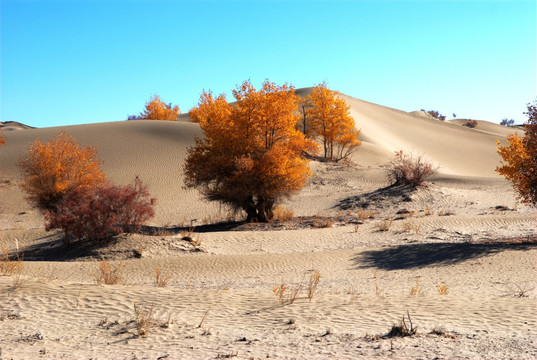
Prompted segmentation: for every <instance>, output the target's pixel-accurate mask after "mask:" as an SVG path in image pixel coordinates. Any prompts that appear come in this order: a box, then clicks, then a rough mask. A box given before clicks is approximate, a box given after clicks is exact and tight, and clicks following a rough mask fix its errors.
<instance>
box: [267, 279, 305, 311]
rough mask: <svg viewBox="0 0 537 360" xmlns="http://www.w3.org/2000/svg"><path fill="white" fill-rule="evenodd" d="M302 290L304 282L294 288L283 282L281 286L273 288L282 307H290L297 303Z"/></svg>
mask: <svg viewBox="0 0 537 360" xmlns="http://www.w3.org/2000/svg"><path fill="white" fill-rule="evenodd" d="M301 290H302V282H301V283H300V284H298V285H296V286H294V287H292V288H290V287H289V286H288V285H287V284H286V283H285V282H283V281H282V282H281V283H280V284H279V285H277V284H276V285H274V286H273V287H272V292H274V295H276V297H277V298H278V302H279V303H280V304H281V305H290V304H292V303H294V302H295V300H296V298H297V297H298V294H300V291H301Z"/></svg>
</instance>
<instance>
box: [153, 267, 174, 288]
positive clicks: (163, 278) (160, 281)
mask: <svg viewBox="0 0 537 360" xmlns="http://www.w3.org/2000/svg"><path fill="white" fill-rule="evenodd" d="M169 281H170V275H163V274H162V272H161V271H160V268H156V269H155V287H166V286H167V285H168V282H169Z"/></svg>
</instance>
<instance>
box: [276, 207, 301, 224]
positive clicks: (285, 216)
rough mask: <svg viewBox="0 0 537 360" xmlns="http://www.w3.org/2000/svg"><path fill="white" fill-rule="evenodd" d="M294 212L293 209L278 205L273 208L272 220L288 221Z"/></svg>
mask: <svg viewBox="0 0 537 360" xmlns="http://www.w3.org/2000/svg"><path fill="white" fill-rule="evenodd" d="M294 216H295V213H294V212H293V210H291V209H288V208H286V207H285V206H278V207H276V208H275V209H274V214H273V218H272V219H273V220H279V221H289V220H291V219H293V217H294Z"/></svg>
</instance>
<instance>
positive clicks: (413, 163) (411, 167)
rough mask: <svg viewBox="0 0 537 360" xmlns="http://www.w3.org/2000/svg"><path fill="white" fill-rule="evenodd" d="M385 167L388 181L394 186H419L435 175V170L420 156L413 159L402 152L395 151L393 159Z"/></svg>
mask: <svg viewBox="0 0 537 360" xmlns="http://www.w3.org/2000/svg"><path fill="white" fill-rule="evenodd" d="M385 167H386V171H387V172H388V179H389V180H390V181H393V182H394V183H395V185H411V186H414V187H416V186H420V185H422V184H423V182H424V181H425V179H426V178H428V177H429V176H431V175H433V174H435V173H436V168H434V167H433V166H432V165H431V164H430V163H428V162H425V160H424V159H423V157H422V156H421V155H420V156H417V157H414V156H413V155H412V154H410V155H408V154H404V153H403V151H396V152H395V159H394V160H393V161H391V162H390V163H388V164H387V165H386V166H385Z"/></svg>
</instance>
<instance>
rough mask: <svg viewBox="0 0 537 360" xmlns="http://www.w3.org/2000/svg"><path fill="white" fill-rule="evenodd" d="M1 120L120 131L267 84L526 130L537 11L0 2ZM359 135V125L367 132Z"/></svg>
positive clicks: (530, 6)
mask: <svg viewBox="0 0 537 360" xmlns="http://www.w3.org/2000/svg"><path fill="white" fill-rule="evenodd" d="M0 6H1V7H0V11H1V13H0V17H1V18H0V20H1V21H0V23H1V25H0V30H1V43H0V50H1V53H0V58H1V59H0V64H1V68H0V75H1V80H0V84H1V89H0V90H1V94H0V120H1V121H9V120H11V121H19V122H22V123H25V124H28V125H31V126H36V127H47V126H60V125H69V124H81V123H94V122H105V121H119V120H124V119H126V118H127V115H129V114H137V113H139V112H140V111H142V110H143V107H144V104H145V102H146V101H147V100H148V99H149V98H150V97H151V95H152V94H159V95H160V96H161V97H162V98H163V99H164V100H165V101H166V102H172V103H173V104H177V105H179V107H180V108H181V110H182V111H183V112H186V111H188V110H189V109H190V108H192V107H193V106H195V105H196V104H197V101H198V99H199V95H200V94H201V92H202V90H203V89H206V90H209V89H211V90H213V92H215V93H222V92H225V93H227V94H228V95H229V96H228V99H231V96H230V93H231V89H233V88H234V87H235V86H236V85H237V84H239V83H241V82H242V81H243V80H246V79H251V81H252V82H253V84H254V85H255V86H256V87H257V86H259V85H260V84H261V83H262V81H263V80H264V79H266V78H268V79H269V80H271V81H274V82H276V83H279V84H281V83H284V82H289V83H292V84H293V85H294V86H295V87H296V88H301V87H309V86H313V85H315V84H318V83H320V82H322V81H324V80H326V81H327V82H328V84H329V87H331V88H333V89H335V90H339V91H341V92H343V93H345V94H348V95H351V96H354V97H357V98H360V99H363V100H367V101H371V102H374V103H378V104H381V105H386V106H390V107H394V108H398V109H401V110H405V111H413V110H419V109H421V108H425V109H427V110H429V109H434V110H438V111H440V112H441V113H442V114H444V115H447V116H448V119H449V118H452V113H456V114H457V117H459V118H472V119H484V120H490V121H494V122H499V121H500V120H501V119H502V118H505V117H507V118H514V119H515V120H516V121H517V122H523V121H524V120H525V119H526V117H525V116H524V115H523V114H522V112H523V111H525V110H526V106H525V104H526V103H528V102H532V101H533V100H535V98H536V95H537V89H536V86H537V85H536V83H537V74H536V71H537V70H536V67H537V61H536V54H537V49H536V46H537V45H536V44H537V35H536V33H537V25H536V18H537V10H536V6H537V5H536V2H535V1H531V0H528V1H512V0H511V1H326V2H325V1H234V2H233V1H171V0H169V1H128V0H123V1H68V0H63V1H62V0H60V1H46V0H43V1H29V0H0ZM356 120H357V123H358V127H359V119H356Z"/></svg>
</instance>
